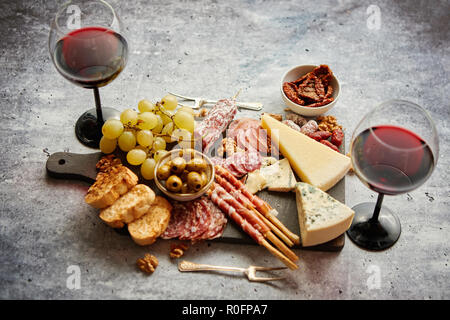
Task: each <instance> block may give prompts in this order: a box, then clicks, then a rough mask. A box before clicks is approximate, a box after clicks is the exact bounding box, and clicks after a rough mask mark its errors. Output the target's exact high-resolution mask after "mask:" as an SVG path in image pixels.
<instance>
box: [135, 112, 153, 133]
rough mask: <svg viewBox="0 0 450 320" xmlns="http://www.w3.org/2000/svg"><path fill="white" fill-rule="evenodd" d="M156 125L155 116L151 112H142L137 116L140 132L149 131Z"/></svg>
mask: <svg viewBox="0 0 450 320" xmlns="http://www.w3.org/2000/svg"><path fill="white" fill-rule="evenodd" d="M157 124H158V119H157V118H156V115H155V114H154V113H152V112H143V113H141V114H139V115H138V128H139V129H141V130H151V129H153V128H154V127H156V125H157Z"/></svg>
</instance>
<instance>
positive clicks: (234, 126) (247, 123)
mask: <svg viewBox="0 0 450 320" xmlns="http://www.w3.org/2000/svg"><path fill="white" fill-rule="evenodd" d="M260 125H261V122H260V121H259V120H257V119H252V118H241V119H237V120H234V121H233V122H231V123H230V126H229V127H228V130H227V137H229V138H235V137H236V136H237V134H238V132H239V131H241V130H246V129H249V128H258V127H260Z"/></svg>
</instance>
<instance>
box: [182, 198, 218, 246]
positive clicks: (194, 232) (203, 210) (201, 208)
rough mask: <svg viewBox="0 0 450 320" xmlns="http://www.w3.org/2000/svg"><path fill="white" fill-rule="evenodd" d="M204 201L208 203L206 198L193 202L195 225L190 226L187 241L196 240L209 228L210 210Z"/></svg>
mask: <svg viewBox="0 0 450 320" xmlns="http://www.w3.org/2000/svg"><path fill="white" fill-rule="evenodd" d="M206 201H208V198H207V197H206V196H204V197H202V198H200V199H198V200H196V201H195V206H196V210H197V211H196V218H197V219H196V221H195V223H193V224H192V227H191V234H190V236H189V240H196V239H197V238H198V237H199V236H201V235H202V234H203V233H205V232H206V231H207V230H208V228H209V225H210V223H211V210H210V209H209V207H208V205H207V204H206ZM181 240H182V239H181Z"/></svg>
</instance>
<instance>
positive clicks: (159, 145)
mask: <svg viewBox="0 0 450 320" xmlns="http://www.w3.org/2000/svg"><path fill="white" fill-rule="evenodd" d="M165 149H166V141H165V140H164V139H163V138H161V137H156V138H155V139H154V141H153V150H155V151H159V150H165Z"/></svg>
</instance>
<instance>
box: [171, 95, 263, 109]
mask: <svg viewBox="0 0 450 320" xmlns="http://www.w3.org/2000/svg"><path fill="white" fill-rule="evenodd" d="M169 94H171V95H173V96H175V97H178V98H181V99H184V100H191V101H194V105H193V106H188V107H190V108H192V109H198V108H200V107H202V106H203V105H205V104H215V103H216V102H217V100H208V99H203V98H192V97H186V96H183V95H181V94H177V93H173V92H169ZM180 105H182V104H180ZM236 106H237V107H238V108H243V109H249V110H256V111H259V110H261V109H262V107H263V105H262V103H259V102H236Z"/></svg>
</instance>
